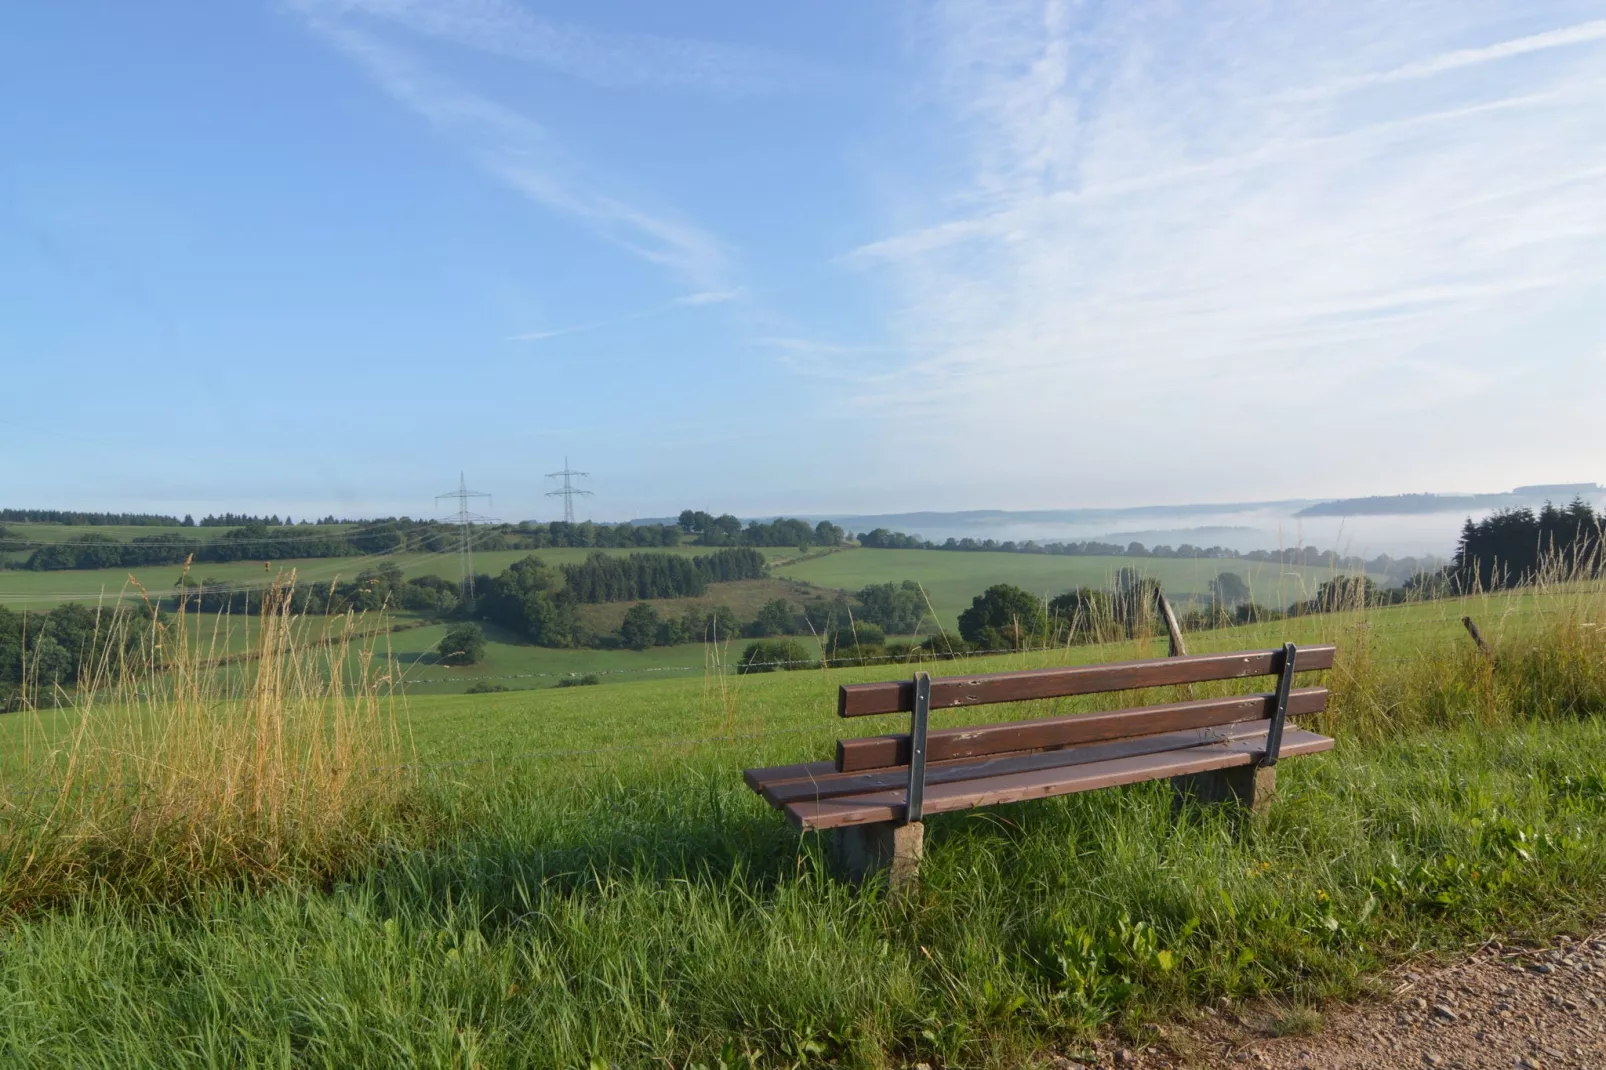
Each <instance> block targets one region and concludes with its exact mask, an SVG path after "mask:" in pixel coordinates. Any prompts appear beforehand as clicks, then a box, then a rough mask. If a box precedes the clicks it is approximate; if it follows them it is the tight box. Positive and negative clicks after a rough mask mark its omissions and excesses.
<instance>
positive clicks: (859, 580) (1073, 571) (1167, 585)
mask: <svg viewBox="0 0 1606 1070" xmlns="http://www.w3.org/2000/svg"><path fill="white" fill-rule="evenodd" d="M1123 568H1132V569H1136V570H1137V571H1138V572H1139V573H1141V574H1142V575H1145V576H1152V577H1154V578H1155V579H1157V580H1159V581H1160V584H1161V586H1162V587H1163V588H1164V589H1165V591H1166V594H1167V595H1168V596H1169V597H1170V598H1171V599H1172V600H1173V602H1176V603H1178V604H1181V603H1183V602H1187V601H1200V602H1206V601H1208V600H1209V597H1210V581H1211V580H1213V579H1215V578H1216V576H1217V574H1218V573H1222V572H1236V573H1237V574H1238V575H1239V576H1241V577H1243V579H1244V581H1245V582H1246V583H1248V584H1249V589H1250V591H1251V592H1252V594H1253V600H1254V601H1256V602H1259V603H1260V604H1262V605H1265V606H1271V607H1275V608H1282V607H1284V606H1287V605H1288V604H1289V603H1291V602H1294V601H1297V600H1300V599H1305V598H1309V597H1311V596H1312V595H1314V594H1315V593H1316V588H1317V587H1318V586H1320V585H1321V583H1322V582H1323V581H1325V580H1328V579H1331V578H1332V573H1331V571H1330V570H1328V569H1323V568H1313V567H1308V566H1295V565H1288V566H1278V565H1276V564H1260V563H1255V562H1251V561H1241V560H1235V559H1231V558H1226V559H1218V558H1193V559H1189V558H1165V557H1071V556H1059V555H1051V554H1015V553H986V552H961V551H951V550H866V549H862V548H857V547H855V548H851V549H844V550H839V551H837V552H835V553H832V554H829V555H826V556H822V557H816V558H813V559H811V560H807V561H797V562H795V563H790V564H781V565H778V566H777V567H776V568H775V572H776V574H777V575H781V576H786V577H789V578H791V579H796V580H804V581H806V582H808V583H813V584H816V585H818V586H821V587H840V588H844V589H846V590H850V591H856V590H858V589H859V588H861V587H864V586H865V585H867V584H871V583H888V582H892V583H897V582H900V581H902V580H914V581H916V582H917V583H919V584H920V585H921V586H923V587H924V588H925V590H926V596H927V597H928V598H930V599H931V604H932V607H933V608H934V609H935V610H936V611H937V615H938V617H939V618H940V619H941V620H942V622H943V625H944V626H945V627H949V628H951V627H954V625H955V624H956V622H957V621H958V618H959V613H960V611H962V610H963V609H965V607H967V606H969V605H970V600H971V599H972V598H974V597H975V596H976V595H978V594H980V593H981V592H982V591H983V590H985V589H986V588H987V587H989V586H991V585H992V584H995V583H1013V584H1015V585H1016V586H1017V587H1021V588H1024V589H1025V590H1027V591H1030V592H1031V593H1032V594H1035V595H1040V596H1043V597H1047V598H1052V597H1053V596H1054V595H1057V594H1059V593H1061V592H1063V591H1068V590H1071V589H1073V588H1076V587H1082V586H1088V587H1097V588H1108V587H1110V586H1111V585H1112V582H1113V580H1114V578H1115V574H1116V573H1117V572H1118V571H1119V570H1121V569H1123ZM1374 578H1376V579H1381V577H1374Z"/></svg>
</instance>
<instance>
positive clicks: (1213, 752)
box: [786, 728, 1333, 829]
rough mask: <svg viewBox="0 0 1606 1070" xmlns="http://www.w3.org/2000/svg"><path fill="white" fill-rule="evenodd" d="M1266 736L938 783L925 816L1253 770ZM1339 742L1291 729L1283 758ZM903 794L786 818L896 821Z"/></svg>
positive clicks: (810, 804) (803, 809)
mask: <svg viewBox="0 0 1606 1070" xmlns="http://www.w3.org/2000/svg"><path fill="white" fill-rule="evenodd" d="M1265 748H1266V738H1265V735H1264V733H1262V734H1260V735H1258V736H1254V737H1250V738H1246V739H1235V740H1229V741H1227V742H1224V743H1212V744H1207V745H1204V746H1199V747H1190V748H1188V749H1186V750H1180V751H1166V752H1163V753H1160V754H1145V755H1138V756H1134V757H1129V758H1115V759H1111V760H1109V761H1103V762H1092V763H1089V764H1085V765H1075V766H1070V767H1064V768H1050V769H1037V770H1032V771H1029V772H1022V773H1014V774H1010V775H1005V776H998V777H988V778H986V779H983V780H962V781H958V782H956V783H950V784H932V785H930V786H928V787H927V789H926V797H925V812H926V813H928V814H937V813H944V812H946V811H951V810H966V809H970V808H971V807H976V806H993V805H997V804H1000V803H1011V802H1023V801H1025V800H1028V799H1044V798H1049V797H1051V796H1055V795H1070V794H1072V793H1075V792H1080V791H1092V790H1095V789H1097V788H1108V787H1115V786H1117V785H1120V784H1136V783H1138V782H1140V781H1145V780H1160V779H1164V778H1166V777H1172V776H1179V775H1181V774H1184V773H1203V772H1208V771H1210V770H1212V769H1227V768H1231V767H1233V766H1239V765H1250V764H1252V763H1253V762H1255V761H1256V760H1258V759H1259V757H1260V755H1261V754H1263V753H1264V752H1265ZM1332 748H1333V741H1332V740H1331V739H1329V738H1327V737H1326V736H1319V735H1316V734H1315V733H1313V732H1306V731H1304V730H1303V729H1298V728H1290V729H1288V730H1287V732H1286V733H1285V734H1284V736H1283V745H1282V756H1283V757H1285V758H1291V757H1294V756H1296V755H1300V754H1315V753H1317V752H1319V751H1325V750H1331V749H1332ZM903 797H904V792H903V791H902V790H901V789H898V790H888V791H877V792H867V793H865V794H862V795H847V796H842V797H839V798H832V799H809V800H806V801H801V802H794V803H789V804H788V805H787V806H786V815H787V817H788V818H790V819H791V820H792V822H793V823H794V824H796V825H798V826H800V827H802V828H812V829H827V828H839V827H841V826H844V825H864V824H871V823H874V822H880V821H896V820H899V819H900V818H901V817H902V816H903Z"/></svg>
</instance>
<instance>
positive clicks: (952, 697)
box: [744, 643, 1336, 887]
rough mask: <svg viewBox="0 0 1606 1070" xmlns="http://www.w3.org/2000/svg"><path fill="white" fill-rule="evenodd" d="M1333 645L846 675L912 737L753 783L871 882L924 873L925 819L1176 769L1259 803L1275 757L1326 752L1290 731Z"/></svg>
mask: <svg viewBox="0 0 1606 1070" xmlns="http://www.w3.org/2000/svg"><path fill="white" fill-rule="evenodd" d="M1335 653H1336V648H1335V647H1333V646H1331V645H1321V646H1304V647H1296V646H1295V645H1294V644H1292V643H1288V644H1285V645H1284V646H1283V647H1282V648H1280V649H1273V650H1245V651H1239V652H1236V653H1231V654H1196V655H1192V656H1182V657H1169V658H1156V659H1152V660H1147V661H1128V662H1119V663H1113V664H1104V665H1081V666H1074V667H1069V668H1057V669H1033V670H1029V671H1026V672H1000V673H989V674H986V675H980V676H949V677H939V678H937V679H933V678H932V677H931V676H930V675H928V674H926V673H924V672H919V673H916V674H915V676H914V679H912V680H898V681H892V682H889V683H877V684H848V685H845V686H843V687H842V688H841V690H840V693H839V697H838V700H837V713H838V714H839V715H840V716H842V717H866V716H870V715H872V714H883V713H909V714H910V715H911V716H910V727H909V731H908V732H899V733H896V734H893V735H884V736H872V737H869V738H865V739H843V740H839V741H838V742H837V750H836V760H835V761H829V762H809V763H804V764H801V765H783V766H775V767H772V768H768V769H749V770H747V771H746V772H745V774H744V778H745V779H746V781H747V784H748V786H749V787H751V788H752V789H753V790H754V791H756V792H758V793H759V794H760V795H762V796H763V797H764V798H765V799H766V800H768V801H769V803H770V804H771V805H772V806H774V807H776V808H777V809H780V810H784V811H785V812H786V815H787V817H788V818H790V819H791V820H792V822H793V823H794V824H796V825H797V826H798V827H799V828H803V829H821V830H832V831H833V851H834V856H835V863H836V865H837V868H838V870H839V872H841V873H842V875H843V876H845V877H847V878H848V879H850V880H860V879H862V878H864V877H865V876H867V875H869V874H871V873H874V872H876V871H879V870H882V869H888V868H890V870H891V878H892V882H893V885H894V886H895V887H896V886H899V885H902V884H904V883H907V882H908V881H910V880H912V879H913V878H914V877H915V876H916V874H917V872H918V868H919V862H920V855H921V850H922V842H923V825H922V821H923V819H924V817H925V815H927V814H938V813H944V812H946V811H951V810H964V809H970V808H972V807H979V806H994V805H998V804H1001V803H1011V802H1020V801H1022V800H1026V799H1041V798H1047V797H1049V796H1053V795H1069V794H1071V793H1074V792H1079V791H1092V790H1094V789H1096V788H1106V787H1113V786H1115V785H1118V784H1134V783H1138V782H1139V781H1145V780H1159V779H1162V778H1170V779H1171V780H1172V783H1173V785H1174V786H1175V787H1176V789H1177V790H1178V792H1179V794H1181V795H1184V796H1190V797H1193V798H1196V799H1199V800H1201V801H1206V802H1229V801H1231V802H1237V803H1239V804H1241V805H1244V806H1247V807H1249V808H1250V809H1251V810H1256V811H1259V810H1263V809H1264V808H1265V806H1266V805H1267V804H1268V803H1269V801H1270V797H1271V794H1272V792H1273V791H1274V790H1275V785H1276V780H1275V776H1276V774H1275V767H1276V764H1277V762H1278V760H1279V759H1281V758H1289V757H1293V756H1295V755H1300V754H1314V753H1316V752H1318V751H1325V750H1329V749H1331V748H1332V746H1333V741H1332V740H1331V739H1329V738H1327V737H1326V736H1320V735H1316V734H1315V733H1312V732H1307V731H1303V730H1301V729H1298V728H1291V727H1285V725H1284V722H1285V720H1286V718H1287V717H1289V716H1300V715H1303V714H1312V713H1319V712H1320V711H1322V710H1323V709H1325V708H1326V707H1327V689H1326V688H1322V687H1304V688H1295V687H1294V686H1293V685H1294V675H1295V674H1296V673H1301V672H1313V671H1317V670H1321V669H1330V668H1332V665H1333V658H1334V655H1335ZM1259 676H1276V677H1277V686H1276V688H1275V690H1272V691H1267V692H1255V693H1250V694H1241V695H1232V696H1229V697H1225V698H1207V699H1193V700H1189V701H1183V702H1172V703H1167V704H1165V705H1160V706H1139V707H1129V708H1126V709H1114V710H1110V711H1108V712H1103V713H1080V714H1068V715H1065V716H1057V717H1041V718H1037V719H1034V720H1026V721H1009V722H1004V723H998V724H983V725H976V726H974V727H971V728H946V729H941V730H936V731H932V730H929V729H928V727H927V726H928V722H929V718H930V713H931V711H932V710H933V709H951V708H954V707H961V706H983V705H988V704H990V703H995V702H1022V701H1029V700H1035V699H1051V698H1060V697H1066V696H1072V695H1091V694H1100V693H1104V692H1114V691H1130V690H1135V689H1139V688H1149V687H1167V686H1176V685H1183V684H1197V683H1206V682H1209V681H1216V680H1239V679H1248V678H1252V677H1259Z"/></svg>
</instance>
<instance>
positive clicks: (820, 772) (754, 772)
mask: <svg viewBox="0 0 1606 1070" xmlns="http://www.w3.org/2000/svg"><path fill="white" fill-rule="evenodd" d="M834 772H836V763H835V762H801V763H799V764H797V765H772V766H770V767H769V768H767V769H743V770H742V780H743V781H745V782H746V784H747V786H748V787H750V788H752V789H753V790H754V791H756V792H760V793H762V792H763V790H764V788H765V786H766V785H769V784H772V783H774V782H776V781H779V780H800V779H802V780H806V779H808V778H810V777H820V776H828V775H830V774H831V773H834Z"/></svg>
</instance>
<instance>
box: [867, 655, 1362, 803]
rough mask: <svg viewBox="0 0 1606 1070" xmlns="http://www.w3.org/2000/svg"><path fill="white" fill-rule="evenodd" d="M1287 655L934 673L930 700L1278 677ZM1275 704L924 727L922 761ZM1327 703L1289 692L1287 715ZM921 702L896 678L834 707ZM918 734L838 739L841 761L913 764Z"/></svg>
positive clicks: (1302, 664)
mask: <svg viewBox="0 0 1606 1070" xmlns="http://www.w3.org/2000/svg"><path fill="white" fill-rule="evenodd" d="M1336 651H1337V648H1336V647H1334V646H1332V645H1331V644H1325V645H1313V646H1302V647H1299V648H1298V651H1297V653H1296V655H1295V657H1294V666H1293V671H1294V672H1296V673H1299V672H1315V671H1319V670H1322V669H1330V668H1332V667H1333V659H1334V656H1335V654H1336ZM1283 659H1284V655H1283V650H1282V649H1280V648H1279V649H1274V650H1244V651H1237V652H1235V653H1231V654H1196V655H1191V656H1183V657H1174V658H1154V659H1150V660H1146V661H1127V662H1114V663H1108V664H1103V665H1078V666H1073V667H1068V668H1059V669H1031V670H1027V671H1024V672H999V673H987V674H984V675H979V676H948V677H934V678H933V679H932V680H931V699H930V704H931V708H932V709H953V708H956V707H963V706H981V705H986V704H990V703H995V702H1021V701H1027V700H1031V699H1046V698H1061V697H1066V696H1072V695H1092V694H1101V693H1105V692H1112V691H1130V690H1135V689H1139V688H1147V687H1167V686H1173V685H1181V684H1195V683H1206V682H1210V681H1215V680H1238V679H1249V678H1253V677H1257V676H1273V675H1279V676H1280V675H1281V674H1282V673H1283V668H1284V666H1283ZM1276 702H1277V696H1276V694H1275V693H1261V694H1248V695H1233V696H1229V697H1226V698H1212V699H1199V700H1192V701H1186V702H1173V703H1168V704H1165V705H1160V706H1139V707H1133V708H1128V709H1119V710H1112V711H1109V712H1107V713H1090V714H1088V713H1084V714H1071V715H1068V716H1062V717H1041V718H1036V719H1033V720H1028V721H1013V722H1005V723H999V724H990V725H981V726H977V727H975V728H951V729H944V730H941V731H932V732H929V733H928V734H927V736H926V753H925V758H924V760H925V761H932V762H938V761H945V760H952V759H958V758H975V757H982V756H986V755H993V754H1008V753H1018V752H1022V751H1033V750H1048V749H1053V748H1057V747H1064V746H1072V745H1075V744H1080V743H1094V742H1101V741H1104V740H1112V739H1125V738H1128V737H1132V736H1145V735H1154V734H1158V733H1161V732H1174V731H1182V730H1187V729H1197V728H1210V727H1214V726H1217V725H1226V724H1236V723H1238V722H1242V721H1252V720H1259V719H1262V718H1272V717H1273V716H1274V714H1275V710H1276ZM1326 706H1327V690H1326V689H1325V688H1319V687H1312V688H1298V689H1291V690H1289V692H1288V700H1287V707H1286V713H1287V714H1288V715H1290V716H1298V715H1302V714H1310V713H1319V712H1321V711H1322V710H1323V709H1325V708H1326ZM914 707H915V684H914V681H912V680H897V681H891V682H887V683H876V684H846V685H844V686H843V687H842V688H841V691H840V693H839V697H838V703H837V712H838V714H839V715H840V716H843V717H864V716H869V715H871V714H879V713H897V712H904V711H912V710H913V709H914ZM911 738H912V737H911V734H910V733H896V734H891V735H885V736H874V737H869V738H865V739H844V740H839V741H838V742H837V755H836V767H837V769H838V770H839V771H841V772H844V773H846V772H855V771H859V770H866V769H881V768H889V767H893V766H901V765H908V764H909V762H910V753H911Z"/></svg>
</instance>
